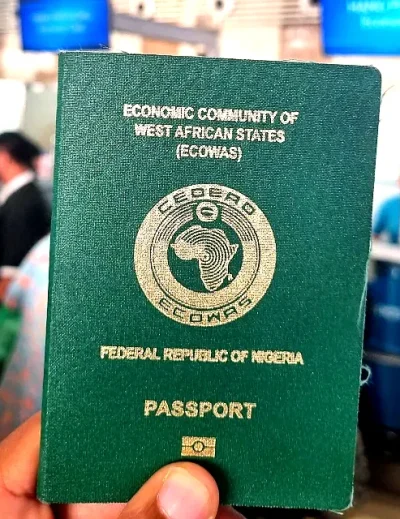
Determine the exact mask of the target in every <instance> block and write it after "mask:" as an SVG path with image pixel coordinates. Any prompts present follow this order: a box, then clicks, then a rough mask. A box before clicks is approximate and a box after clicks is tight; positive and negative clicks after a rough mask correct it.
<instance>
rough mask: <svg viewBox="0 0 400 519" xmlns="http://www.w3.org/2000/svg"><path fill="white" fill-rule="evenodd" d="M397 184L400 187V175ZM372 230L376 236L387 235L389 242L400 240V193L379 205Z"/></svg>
mask: <svg viewBox="0 0 400 519" xmlns="http://www.w3.org/2000/svg"><path fill="white" fill-rule="evenodd" d="M397 185H398V187H400V177H399V178H398V179H397ZM372 231H373V235H374V238H382V237H385V238H386V239H387V240H388V241H389V243H399V242H400V239H399V238H400V194H398V195H396V196H393V197H391V198H389V199H388V200H385V202H383V204H382V205H381V206H380V207H379V209H378V211H377V213H376V216H375V219H374V225H373V229H372Z"/></svg>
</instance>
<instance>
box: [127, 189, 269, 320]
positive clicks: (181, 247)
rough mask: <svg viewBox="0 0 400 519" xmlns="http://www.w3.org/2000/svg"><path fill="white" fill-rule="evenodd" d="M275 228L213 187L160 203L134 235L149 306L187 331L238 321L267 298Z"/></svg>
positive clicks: (249, 205)
mask: <svg viewBox="0 0 400 519" xmlns="http://www.w3.org/2000/svg"><path fill="white" fill-rule="evenodd" d="M275 264H276V245H275V239H274V234H273V232H272V228H271V226H270V224H269V222H268V220H267V218H266V216H265V215H264V213H263V212H262V211H261V209H260V208H259V207H257V205H256V204H255V203H254V202H252V201H251V200H250V199H249V198H247V197H246V196H244V195H242V194H241V193H239V192H238V191H235V190H234V189H231V188H228V187H225V186H221V185H217V184H196V185H193V186H187V187H183V188H181V189H178V190H176V191H174V192H173V193H171V194H170V195H168V196H166V197H165V198H162V199H161V200H160V201H159V202H158V203H157V204H156V205H155V206H154V207H153V208H152V209H151V211H150V212H149V213H148V214H147V216H146V217H145V219H144V220H143V223H142V225H141V226H140V229H139V232H138V234H137V236H136V241H135V250H134V268H135V271H136V275H137V278H138V281H139V284H140V286H141V288H142V290H143V292H144V293H145V295H146V297H147V298H148V300H149V301H150V302H151V303H152V304H153V305H154V306H155V307H156V308H157V309H158V310H159V311H160V312H162V313H163V314H165V315H166V316H168V317H169V318H171V319H173V320H175V321H177V322H179V323H182V324H186V325H190V326H218V325H222V324H226V323H229V322H231V321H233V320H234V319H238V318H239V317H242V316H243V315H244V314H245V313H247V312H248V311H249V310H251V309H252V308H253V307H254V306H255V305H256V304H257V303H258V302H259V301H260V299H261V298H262V297H263V296H264V294H265V292H266V291H267V289H268V287H269V285H270V283H271V280H272V277H273V275H274V271H275Z"/></svg>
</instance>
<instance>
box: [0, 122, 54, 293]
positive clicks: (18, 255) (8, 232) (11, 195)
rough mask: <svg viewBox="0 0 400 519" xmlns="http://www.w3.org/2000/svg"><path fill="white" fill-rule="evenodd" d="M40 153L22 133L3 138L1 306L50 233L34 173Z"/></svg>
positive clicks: (0, 163)
mask: <svg viewBox="0 0 400 519" xmlns="http://www.w3.org/2000/svg"><path fill="white" fill-rule="evenodd" d="M40 153H41V150H40V149H39V148H38V147H37V146H36V145H35V144H33V143H32V142H30V141H29V140H28V139H27V138H26V137H24V136H23V135H21V134H19V133H15V132H6V133H2V134H0V184H1V189H0V303H1V302H2V301H3V300H4V296H5V293H6V290H7V286H8V285H9V283H10V281H11V280H12V278H13V277H14V276H15V274H16V272H17V269H18V266H19V265H20V263H21V261H22V260H23V258H24V257H25V256H26V254H27V253H28V252H29V250H30V249H31V248H32V247H33V245H34V244H35V243H37V242H38V241H39V240H40V239H41V238H43V236H45V235H46V234H47V233H48V232H49V229H50V211H49V208H48V206H47V204H46V202H45V200H44V198H43V196H42V194H41V191H40V189H39V188H38V186H37V184H36V180H35V173H34V171H35V164H36V162H37V160H38V158H39V156H40Z"/></svg>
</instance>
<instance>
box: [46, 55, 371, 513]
mask: <svg viewBox="0 0 400 519" xmlns="http://www.w3.org/2000/svg"><path fill="white" fill-rule="evenodd" d="M379 105H380V77H379V73H378V72H377V71H376V70H375V69H373V68H369V67H353V66H339V65H337V66H336V65H323V64H314V63H295V62H293V63H290V62H288V63H285V62H262V61H242V60H228V59H206V58H181V57H161V56H142V55H124V54H108V53H85V52H77V53H63V54H61V56H60V70H59V105H58V115H57V143H56V178H55V206H54V219H53V226H52V243H51V273H50V299H49V314H48V327H47V345H46V362H45V364H46V366H45V382H44V402H43V418H42V421H43V436H42V445H41V464H40V474H39V486H38V495H39V497H40V498H41V499H42V500H44V501H46V502H62V503H68V502H106V501H116V502H123V501H126V500H129V499H130V497H131V496H132V495H133V494H134V492H136V491H137V490H138V488H139V487H140V486H141V485H142V484H143V483H144V481H145V480H146V479H147V478H148V477H149V476H150V475H151V474H152V473H153V472H154V471H155V470H157V469H159V468H160V467H162V466H163V465H164V464H167V463H170V462H174V461H177V460H192V461H195V462H198V463H200V464H202V465H203V466H204V467H206V468H207V469H208V470H210V472H211V473H212V474H213V475H214V476H215V478H216V480H217V482H218V485H219V487H220V491H221V499H222V502H223V503H229V504H234V505H245V506H266V507H287V508H314V509H336V510H338V509H343V508H346V507H347V506H349V504H350V503H351V499H352V488H353V471H354V453H355V438H356V427H357V405H358V394H359V383H360V382H359V379H360V365H361V349H362V339H363V325H364V303H365V280H366V269H367V262H368V251H369V243H370V231H371V205H372V204H371V202H372V193H373V183H374V165H375V151H376V140H377V126H378V113H379Z"/></svg>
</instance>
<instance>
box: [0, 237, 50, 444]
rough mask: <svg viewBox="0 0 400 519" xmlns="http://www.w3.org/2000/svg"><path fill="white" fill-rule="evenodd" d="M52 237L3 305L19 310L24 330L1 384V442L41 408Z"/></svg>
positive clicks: (44, 242)
mask: <svg viewBox="0 0 400 519" xmlns="http://www.w3.org/2000/svg"><path fill="white" fill-rule="evenodd" d="M49 245H50V238H49V236H46V237H45V238H43V239H42V240H40V241H39V242H38V243H37V244H36V245H35V247H34V248H33V249H32V251H31V252H30V253H29V254H28V256H27V257H26V259H25V260H24V261H23V263H22V265H21V267H20V269H19V271H18V274H17V276H16V277H15V278H14V279H13V281H12V282H11V283H10V285H9V288H8V291H7V294H6V297H5V301H4V304H5V306H6V307H8V308H15V309H19V310H20V311H21V314H22V323H21V329H20V332H19V336H18V340H17V343H16V347H15V349H14V352H13V354H12V356H11V359H10V362H9V363H8V365H7V367H6V370H5V373H4V377H3V379H2V380H1V381H0V441H1V440H2V439H3V438H5V437H6V436H7V435H8V434H9V433H10V432H12V431H13V430H14V429H15V428H17V427H18V426H19V425H20V424H21V423H22V422H24V421H25V420H26V419H28V418H29V417H31V416H32V415H33V414H34V413H35V412H36V411H38V410H39V409H40V408H41V399H42V383H43V365H44V344H45V332H46V311H47V289H48V271H49Z"/></svg>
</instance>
